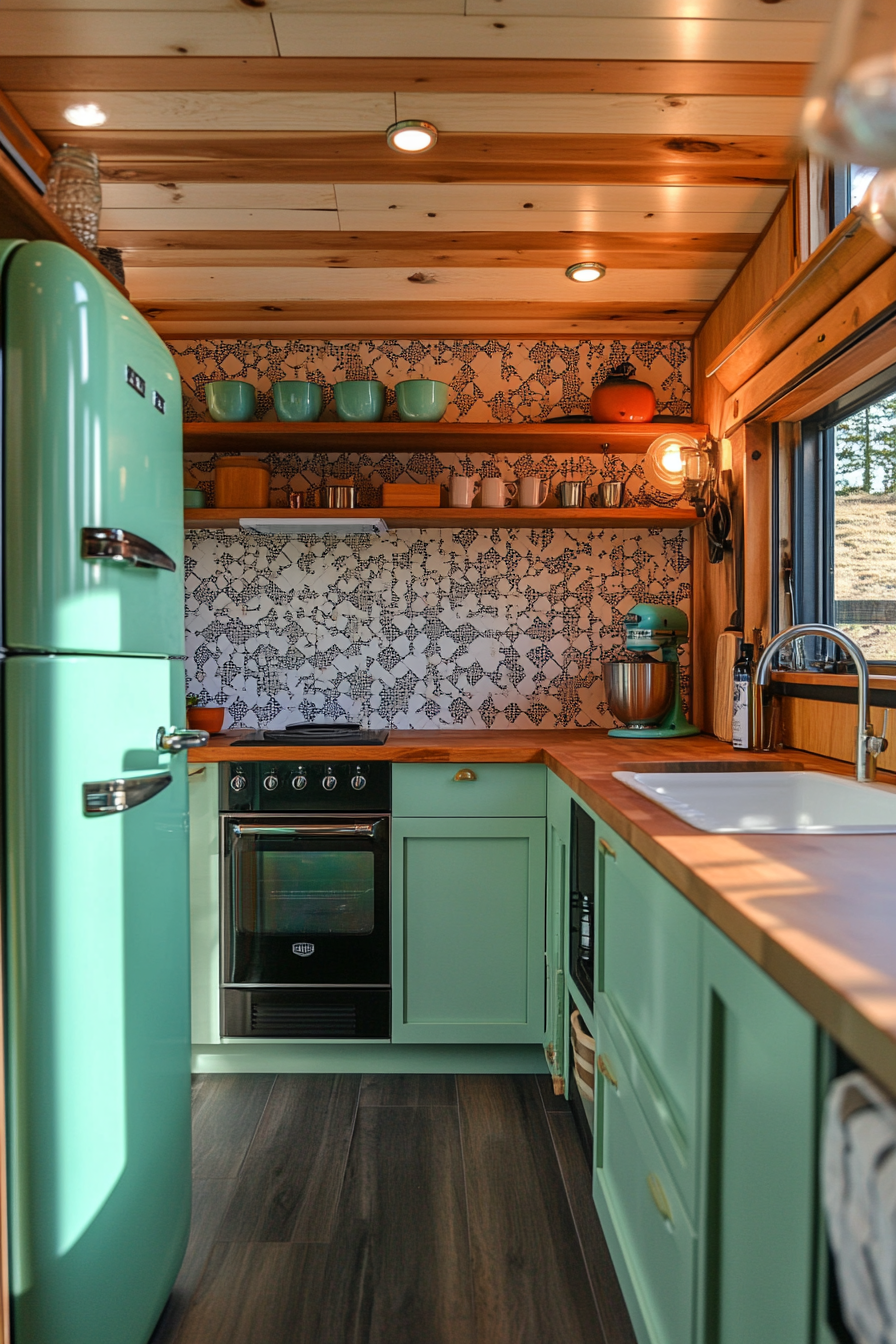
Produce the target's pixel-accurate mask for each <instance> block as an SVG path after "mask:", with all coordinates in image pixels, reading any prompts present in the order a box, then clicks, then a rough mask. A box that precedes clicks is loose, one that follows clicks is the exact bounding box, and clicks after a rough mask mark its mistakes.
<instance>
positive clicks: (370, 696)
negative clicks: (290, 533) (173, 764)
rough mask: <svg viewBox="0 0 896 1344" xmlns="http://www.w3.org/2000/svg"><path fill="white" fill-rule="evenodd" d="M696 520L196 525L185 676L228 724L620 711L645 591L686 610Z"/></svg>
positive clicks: (401, 722) (560, 720)
mask: <svg viewBox="0 0 896 1344" xmlns="http://www.w3.org/2000/svg"><path fill="white" fill-rule="evenodd" d="M689 559H690V557H689V543H688V534H687V533H686V532H682V531H679V530H677V529H676V530H668V531H667V530H662V531H659V530H653V529H652V530H650V531H646V530H645V532H644V533H643V534H640V533H636V532H629V531H624V532H623V531H620V532H613V531H611V530H609V529H607V530H604V531H597V532H579V531H570V532H563V531H559V530H545V531H535V530H530V529H528V528H526V529H523V528H520V529H510V530H505V529H503V528H502V529H500V530H498V529H494V530H492V529H486V530H483V531H479V530H477V529H474V528H470V529H464V530H458V531H454V530H447V529H446V530H443V531H426V532H423V531H411V530H408V531H398V532H391V533H389V534H388V535H387V536H385V537H368V536H364V537H323V538H314V539H312V538H310V537H308V538H306V537H290V538H286V537H259V536H254V535H252V534H250V533H245V532H237V533H234V532H217V533H207V532H204V533H200V532H192V533H188V534H187V555H186V629H187V680H188V686H187V689H188V691H192V692H196V693H198V694H199V696H200V699H201V703H203V704H212V705H225V706H226V707H227V709H228V718H227V726H233V727H270V726H277V727H280V726H283V725H285V724H287V723H296V722H300V721H302V722H312V721H314V720H324V721H327V722H335V721H337V720H340V719H342V720H348V721H350V722H358V721H360V722H362V723H365V724H366V725H367V726H369V727H372V728H382V727H395V728H437V727H457V728H491V727H498V728H510V727H514V726H517V727H521V728H531V727H535V726H541V727H544V728H563V727H577V728H593V727H599V726H605V727H612V724H613V720H612V718H611V717H610V715H609V713H608V711H607V706H606V697H605V695H604V689H603V682H602V678H601V669H600V663H601V660H602V659H603V658H607V657H614V656H618V655H619V654H620V653H621V651H622V647H623V634H622V616H623V615H624V614H625V612H626V611H628V609H629V607H630V606H631V605H632V604H633V603H634V602H661V603H668V604H671V605H673V606H678V607H682V608H683V609H684V610H685V611H689V609H690V582H689V567H690V566H689Z"/></svg>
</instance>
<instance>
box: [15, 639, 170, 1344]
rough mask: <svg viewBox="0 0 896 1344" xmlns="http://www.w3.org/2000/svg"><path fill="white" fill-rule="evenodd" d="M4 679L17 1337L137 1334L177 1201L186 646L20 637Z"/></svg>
mask: <svg viewBox="0 0 896 1344" xmlns="http://www.w3.org/2000/svg"><path fill="white" fill-rule="evenodd" d="M4 690H5V705H4V727H5V733H6V764H5V769H6V774H5V793H6V827H7V832H6V834H7V846H8V849H7V871H6V893H7V910H6V921H7V1012H8V1018H7V1031H8V1077H9V1097H8V1115H9V1174H10V1243H11V1293H12V1311H13V1324H14V1333H15V1339H16V1344H146V1340H147V1339H148V1338H149V1335H150V1334H151V1332H152V1328H153V1325H154V1323H155V1321H156V1319H157V1318H158V1315H159V1313H160V1312H161V1310H162V1307H163V1306H164V1303H165V1300H166V1298H167V1296H168V1294H169V1292H170V1290H171V1285H172V1283H173V1281H174V1278H175V1275H176V1273H177V1270H178V1268H179V1266H180V1262H181V1259H182V1256H183V1252H184V1248H185V1246H186V1240H187V1234H188V1230H189V1219H190V1058H189V1027H190V1003H189V915H188V896H187V786H186V752H183V753H181V754H179V755H177V756H170V755H167V754H164V753H160V752H158V751H157V750H156V748H155V740H156V733H157V731H158V729H159V727H161V726H163V725H164V726H165V727H166V728H167V727H169V726H170V725H171V723H172V720H173V719H174V718H176V717H177V715H179V714H180V712H181V707H182V705H183V699H184V683H183V666H182V664H181V663H179V662H176V661H174V660H170V661H169V660H166V659H161V658H155V659H148V658H147V659H141V658H103V657H78V656H64V655H63V656H52V657H32V656H28V655H25V656H19V657H12V658H8V659H7V660H6V663H5V687H4ZM164 776H170V779H171V782H170V783H167V782H166V781H165V780H164ZM108 781H118V782H119V783H122V782H123V784H122V787H121V788H120V789H119V790H118V791H117V792H118V794H119V795H120V796H119V799H118V801H119V803H120V804H121V805H125V804H130V805H129V806H128V807H127V810H125V811H121V812H103V811H96V812H91V811H90V808H91V807H92V806H94V805H96V802H97V800H98V799H102V798H103V797H105V798H106V799H107V801H109V793H110V791H109V790H106V789H104V788H101V787H100V786H101V785H105V784H106V783H107V782H108ZM134 781H143V784H142V786H139V787H137V788H135V787H134ZM153 781H154V782H155V785H158V784H160V783H161V784H164V787H162V788H161V789H159V790H158V791H156V788H155V787H151V785H152V784H153ZM129 784H130V785H131V787H130V789H129V788H128V785H129ZM115 792H116V791H115V790H112V791H111V793H112V794H113V795H114V794H115ZM140 793H142V794H143V795H144V797H145V801H142V802H141V801H138V798H137V794H140ZM112 802H113V803H114V797H113V799H112Z"/></svg>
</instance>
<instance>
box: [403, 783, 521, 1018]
mask: <svg viewBox="0 0 896 1344" xmlns="http://www.w3.org/2000/svg"><path fill="white" fill-rule="evenodd" d="M412 768H413V769H417V768H419V767H416V766H415V767H412ZM544 899H545V822H544V815H543V814H542V816H540V817H486V818H479V817H457V818H449V819H437V818H433V817H394V818H393V871H392V1039H393V1040H394V1041H403V1042H419V1043H483V1044H484V1043H490V1044H492V1043H503V1044H522V1043H536V1044H538V1043H540V1042H541V1041H542V1038H543V1034H544Z"/></svg>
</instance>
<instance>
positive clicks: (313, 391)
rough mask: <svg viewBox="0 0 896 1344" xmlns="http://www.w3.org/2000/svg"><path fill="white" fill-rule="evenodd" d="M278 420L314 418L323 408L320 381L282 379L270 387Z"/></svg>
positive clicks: (306, 419) (322, 392) (322, 393)
mask: <svg viewBox="0 0 896 1344" xmlns="http://www.w3.org/2000/svg"><path fill="white" fill-rule="evenodd" d="M271 392H272V394H273V397H274V410H275V411H276V412H277V419H278V420H300V421H308V420H316V419H317V417H318V416H319V415H320V413H321V411H322V410H323V405H324V390H323V388H322V387H321V385H320V383H302V382H298V381H296V382H292V381H288V380H284V381H283V382H280V383H274V386H273V387H272V388H271Z"/></svg>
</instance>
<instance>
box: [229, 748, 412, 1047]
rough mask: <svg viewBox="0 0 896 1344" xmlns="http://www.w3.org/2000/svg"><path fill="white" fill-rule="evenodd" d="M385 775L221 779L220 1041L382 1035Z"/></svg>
mask: <svg viewBox="0 0 896 1344" xmlns="http://www.w3.org/2000/svg"><path fill="white" fill-rule="evenodd" d="M390 802H391V767H390V766H389V765H388V764H387V763H385V762H373V763H371V762H366V763H365V762H354V761H352V762H347V761H346V762H343V761H336V762H331V763H326V762H323V763H321V762H307V763H302V762H294V761H276V762H270V763H268V762H264V761H261V762H259V761H246V762H242V763H240V764H238V765H231V766H229V767H224V768H223V769H222V772H221V1012H222V1035H224V1036H257V1037H288V1038H294V1039H310V1038H320V1039H326V1038H333V1037H354V1038H358V1039H360V1038H364V1039H387V1038H388V1037H389V1034H390V1018H391V997H390V972H389V967H390V921H389V848H390V818H389V809H390Z"/></svg>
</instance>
